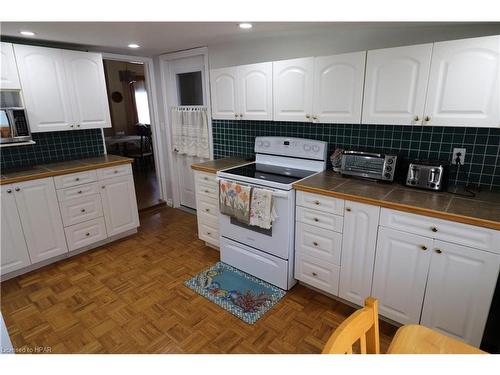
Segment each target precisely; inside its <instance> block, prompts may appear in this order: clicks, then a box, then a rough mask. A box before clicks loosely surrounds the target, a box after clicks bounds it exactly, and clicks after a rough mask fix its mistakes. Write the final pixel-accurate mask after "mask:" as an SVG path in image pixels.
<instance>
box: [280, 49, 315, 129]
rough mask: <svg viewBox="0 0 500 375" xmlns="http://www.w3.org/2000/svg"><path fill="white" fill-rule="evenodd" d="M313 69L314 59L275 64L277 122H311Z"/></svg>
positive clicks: (308, 58)
mask: <svg viewBox="0 0 500 375" xmlns="http://www.w3.org/2000/svg"><path fill="white" fill-rule="evenodd" d="M313 69H314V58H313V57H306V58H302V59H293V60H284V61H275V62H273V91H274V95H273V96H274V98H273V101H274V105H273V108H274V120H275V121H299V122H305V121H311V118H312V117H311V116H312V109H313V108H312V103H313V78H314V77H313Z"/></svg>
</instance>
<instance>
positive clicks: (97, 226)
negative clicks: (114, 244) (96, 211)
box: [64, 217, 107, 251]
mask: <svg viewBox="0 0 500 375" xmlns="http://www.w3.org/2000/svg"><path fill="white" fill-rule="evenodd" d="M64 232H65V233H66V240H67V242H68V248H69V250H70V251H72V250H76V249H79V248H81V247H84V246H88V245H91V244H93V243H95V242H98V241H102V240H104V239H106V238H107V235H106V225H105V224H104V218H102V217H99V218H97V219H93V220H89V221H86V222H84V223H81V224H76V225H72V226H70V227H67V228H64Z"/></svg>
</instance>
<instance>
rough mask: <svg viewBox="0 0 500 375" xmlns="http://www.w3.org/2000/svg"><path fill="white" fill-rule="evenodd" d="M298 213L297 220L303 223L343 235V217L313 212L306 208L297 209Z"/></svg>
mask: <svg viewBox="0 0 500 375" xmlns="http://www.w3.org/2000/svg"><path fill="white" fill-rule="evenodd" d="M296 212H297V217H296V220H297V221H300V222H301V223H304V224H309V225H313V226H315V227H318V228H323V229H328V230H333V231H334V232H339V233H342V228H343V226H344V217H343V216H340V215H332V214H328V213H326V212H321V211H318V210H311V209H309V208H304V207H297V211H296Z"/></svg>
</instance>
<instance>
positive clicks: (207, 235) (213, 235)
mask: <svg viewBox="0 0 500 375" xmlns="http://www.w3.org/2000/svg"><path fill="white" fill-rule="evenodd" d="M198 237H199V238H200V240H203V241H206V242H208V243H210V244H212V245H215V246H219V226H218V225H214V222H212V221H203V220H201V221H198Z"/></svg>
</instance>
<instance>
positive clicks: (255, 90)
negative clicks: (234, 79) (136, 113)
mask: <svg viewBox="0 0 500 375" xmlns="http://www.w3.org/2000/svg"><path fill="white" fill-rule="evenodd" d="M237 88H238V95H239V98H238V104H239V107H240V108H239V110H238V112H239V115H240V116H239V118H240V120H272V119H273V63H272V62H266V63H261V64H251V65H243V66H238V84H237Z"/></svg>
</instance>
